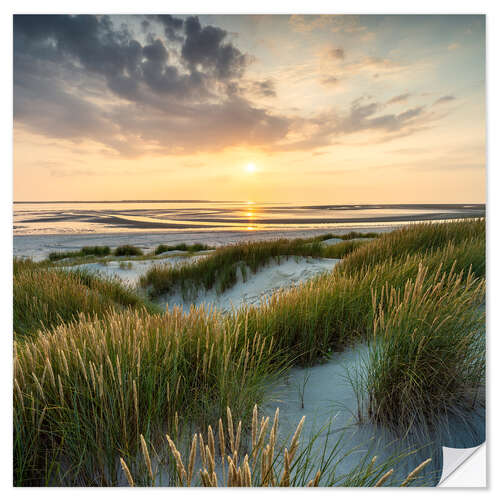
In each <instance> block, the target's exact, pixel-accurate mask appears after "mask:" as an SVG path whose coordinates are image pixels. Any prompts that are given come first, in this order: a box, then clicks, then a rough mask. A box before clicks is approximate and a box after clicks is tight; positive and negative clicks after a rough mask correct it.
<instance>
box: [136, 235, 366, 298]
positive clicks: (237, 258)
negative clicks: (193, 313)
mask: <svg viewBox="0 0 500 500" xmlns="http://www.w3.org/2000/svg"><path fill="white" fill-rule="evenodd" d="M363 244H366V242H363V241H348V240H347V241H343V242H341V243H338V244H337V245H331V246H325V245H323V244H322V240H320V239H317V238H310V239H295V240H288V239H279V240H271V241H257V242H244V243H238V244H235V245H228V246H225V247H221V248H218V249H217V250H215V251H214V252H213V253H212V254H210V255H208V256H207V257H204V258H202V259H200V260H198V261H196V262H194V263H192V262H191V263H187V264H185V265H182V266H176V267H172V266H170V265H168V264H160V265H156V266H152V267H151V268H150V269H149V270H148V271H147V272H146V274H144V275H143V276H141V278H140V284H141V286H142V287H144V288H147V289H148V291H149V294H150V295H151V297H159V296H160V295H164V294H169V293H173V292H174V291H176V290H178V289H180V290H181V291H182V293H183V294H184V295H185V296H192V295H194V294H195V293H197V291H198V290H199V288H200V287H203V288H204V289H205V290H210V289H212V288H215V289H216V291H217V293H223V292H224V291H225V290H227V289H228V288H231V287H232V286H234V285H235V284H236V282H237V279H238V271H239V270H240V272H241V273H242V274H243V276H245V275H246V273H247V270H249V271H250V272H252V273H256V272H257V271H259V270H260V269H262V268H263V267H264V266H265V265H266V264H269V263H270V262H272V261H274V260H275V261H277V262H280V261H281V259H286V258H287V257H291V256H302V257H306V256H307V257H323V258H335V259H340V258H342V257H344V256H345V255H347V254H348V253H350V252H352V251H354V250H355V249H357V248H359V247H360V246H362V245H363Z"/></svg>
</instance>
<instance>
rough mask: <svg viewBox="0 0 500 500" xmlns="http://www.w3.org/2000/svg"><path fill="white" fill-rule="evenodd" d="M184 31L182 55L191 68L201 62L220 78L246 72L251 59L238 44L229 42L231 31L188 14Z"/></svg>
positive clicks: (206, 68) (232, 76) (237, 75)
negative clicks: (228, 35) (228, 37)
mask: <svg viewBox="0 0 500 500" xmlns="http://www.w3.org/2000/svg"><path fill="white" fill-rule="evenodd" d="M184 32H185V35H186V37H185V40H184V44H183V46H182V57H183V59H184V60H185V61H186V62H187V63H188V64H189V65H190V66H191V67H196V65H197V64H199V65H201V66H202V67H203V68H204V69H205V70H209V71H213V72H214V74H215V75H216V76H217V77H218V78H220V79H228V78H235V77H239V76H241V75H242V74H243V71H244V69H245V67H246V65H247V64H248V58H247V57H246V56H245V55H244V54H242V53H241V52H240V51H239V50H238V49H237V48H236V47H235V46H234V45H232V44H231V43H226V42H225V38H226V36H227V31H225V30H223V29H221V28H217V27H215V26H205V27H202V26H201V24H200V21H199V19H198V18H197V17H188V18H187V19H186V21H185V23H184Z"/></svg>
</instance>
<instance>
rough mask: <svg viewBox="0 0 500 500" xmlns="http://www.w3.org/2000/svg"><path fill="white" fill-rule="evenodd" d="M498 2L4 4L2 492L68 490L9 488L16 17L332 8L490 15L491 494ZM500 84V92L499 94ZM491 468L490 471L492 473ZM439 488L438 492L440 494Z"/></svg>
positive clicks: (0, 32) (498, 229) (498, 227)
mask: <svg viewBox="0 0 500 500" xmlns="http://www.w3.org/2000/svg"><path fill="white" fill-rule="evenodd" d="M499 3H500V2H497V1H474V2H471V1H467V2H465V1H459V0H455V1H451V0H450V1H436V0H434V1H432V0H419V1H418V2H411V3H410V2H408V3H403V2H401V1H400V0H399V1H394V0H393V1H387V0H378V1H377V2H373V1H372V2H370V1H368V0H365V1H360V0H350V1H348V2H342V3H340V2H333V1H331V0H330V1H317V0H308V1H307V2H304V1H297V0H287V1H283V2H278V1H274V2H273V1H270V0H264V1H262V0H253V1H252V2H251V3H250V2H249V3H246V4H241V3H240V4H237V3H236V2H234V1H232V2H229V1H220V0H211V1H210V2H202V1H201V0H198V1H190V0H182V1H179V2H175V3H173V2H172V3H171V2H168V3H167V2H165V1H159V0H155V1H153V0H141V1H140V2H134V3H132V2H130V3H128V4H125V3H124V2H123V1H120V2H119V1H109V0H108V1H105V0H99V1H96V0H87V1H85V2H68V1H67V0H65V1H63V0H44V1H43V2H40V1H34V0H24V1H12V0H7V1H4V2H3V3H2V7H1V8H2V16H1V18H0V19H1V25H0V36H1V37H2V38H1V39H2V45H1V46H2V51H3V54H2V55H3V57H2V59H1V61H2V62H3V64H4V67H5V68H6V70H4V71H3V75H2V78H1V79H0V82H1V85H2V92H1V94H0V95H2V97H3V99H2V115H1V116H2V118H3V120H2V125H3V134H2V138H3V148H2V152H3V158H2V159H3V162H2V163H3V165H2V170H1V176H2V178H1V182H0V189H1V194H0V200H1V203H2V217H1V219H0V220H1V224H2V232H1V237H2V245H0V251H1V253H2V259H1V265H2V272H1V274H0V276H1V278H2V287H1V302H0V304H2V309H1V313H2V315H1V317H2V326H3V329H2V333H1V341H2V342H3V343H4V345H3V346H2V347H3V348H2V351H1V352H2V356H3V358H2V361H3V362H2V363H1V370H2V376H1V381H2V383H1V389H2V395H1V397H2V399H1V401H2V402H3V405H2V412H1V423H0V428H1V429H2V431H3V432H2V444H3V446H2V453H1V462H0V471H1V479H2V481H1V483H0V485H1V487H2V490H10V491H4V494H5V495H7V494H9V493H10V494H14V495H16V496H24V495H29V496H30V497H31V496H32V495H36V496H37V497H44V498H55V497H60V496H66V495H67V494H68V491H67V490H65V489H64V488H59V489H55V488H46V489H43V488H37V489H36V491H33V490H32V489H28V488H18V489H13V488H12V486H11V485H12V464H11V450H12V416H11V410H12V403H11V398H12V390H11V368H12V350H11V349H12V346H11V328H12V327H11V325H12V305H11V304H12V205H11V203H12V14H13V13H172V14H176V13H177V14H180V13H186V14H187V13H197V14H222V13H224V14H232V13H234V14H247V13H254V14H257V13H258V14H278V13H282V14H289V13H300V14H307V13H310V14H313V13H335V14H482V13H486V14H487V31H486V33H487V90H488V92H487V96H488V97H487V99H488V101H487V110H488V111H487V124H488V137H489V138H490V141H488V165H489V168H488V173H487V177H488V199H487V203H488V206H487V210H488V259H487V269H488V271H487V276H488V307H487V310H488V332H489V334H488V361H489V363H488V420H487V430H488V432H487V436H488V453H487V455H488V463H487V469H488V472H489V474H488V481H489V487H488V489H487V490H486V491H485V490H482V491H479V490H475V491H474V493H480V492H482V493H484V494H488V495H489V494H491V493H492V492H493V491H494V489H496V486H497V484H498V481H497V480H496V478H495V474H494V471H497V470H499V467H498V461H497V460H496V459H495V453H494V450H495V449H496V448H497V447H496V444H497V441H498V439H497V437H496V434H495V432H494V428H493V426H492V425H489V422H494V421H495V420H496V419H495V416H496V414H497V411H496V410H497V401H496V398H495V392H498V391H497V390H495V391H492V390H490V387H491V386H493V387H498V386H496V384H495V381H496V380H497V379H498V369H497V368H496V366H495V365H497V364H498V363H497V361H496V359H495V358H494V357H493V354H492V353H494V352H497V349H496V348H495V346H497V347H498V343H499V342H500V341H499V340H497V337H498V335H499V334H500V332H499V328H496V327H497V325H498V322H497V316H496V315H495V310H494V308H493V307H491V305H492V304H498V302H499V299H500V295H499V293H498V283H499V281H498V278H499V274H498V272H499V271H498V264H497V263H496V262H495V261H494V259H493V257H494V256H496V253H497V252H495V250H497V249H498V248H499V247H498V242H499V240H498V238H499V233H500V224H499V223H498V220H500V212H499V210H498V203H499V202H498V201H497V200H498V198H499V197H498V196H496V194H497V188H499V187H500V184H499V183H498V173H497V172H498V168H500V166H498V165H497V163H498V161H496V160H498V154H496V153H497V150H498V139H497V140H496V141H495V138H496V137H498V134H499V132H500V130H499V127H498V118H497V113H498V112H499V106H498V101H499V98H498V90H497V89H499V88H500V81H499V77H498V66H497V64H496V61H498V55H497V50H498V48H499V47H500V40H499V38H500V22H499V19H500V16H499V15H498V11H499V7H498V5H499ZM495 89H496V91H495ZM491 472H493V474H491ZM140 491H141V493H140V494H148V495H161V496H162V497H163V498H164V495H167V496H169V497H171V496H177V495H179V496H180V495H182V497H183V498H185V497H190V496H193V495H204V496H205V495H209V496H212V495H213V496H214V497H215V496H216V497H218V498H220V497H221V496H223V497H224V496H226V495H234V494H235V493H236V492H234V493H233V492H231V491H230V490H228V489H227V490H222V489H218V490H216V491H207V490H204V491H203V492H201V491H199V490H194V489H193V490H174V489H169V490H168V491H165V490H163V489H161V488H157V489H148V490H147V492H146V490H145V489H141V490H140ZM437 491H439V493H436V492H437ZM309 492H310V494H315V495H321V496H323V495H328V496H329V497H330V496H331V495H335V496H336V497H338V496H339V495H340V496H343V495H358V494H364V493H367V492H366V491H365V490H362V489H361V490H360V489H356V488H352V489H350V490H347V489H339V488H336V489H335V490H332V489H323V490H315V491H310V490H309ZM88 493H89V490H87V489H83V488H81V489H79V488H73V489H71V495H72V496H74V497H79V496H80V495H81V496H83V495H87V494H88ZM304 493H306V492H305V491H304V490H298V489H297V490H286V492H285V491H284V490H280V491H276V490H265V489H261V490H259V491H258V492H256V491H254V490H239V491H238V492H237V493H236V494H237V495H238V496H242V497H249V496H253V495H254V494H258V495H259V496H260V495H264V496H268V495H269V496H270V495H273V497H274V496H276V495H278V496H281V495H284V494H286V495H287V496H289V495H292V496H296V495H302V494H304ZM400 493H401V490H396V489H392V490H387V489H384V490H370V492H369V493H368V494H370V495H393V494H396V495H399V494H400ZM405 493H406V494H407V495H422V494H423V493H424V492H423V490H422V489H420V488H414V489H408V490H406V491H405ZM470 493H471V492H470V491H469V490H455V489H453V488H447V489H442V490H437V489H436V488H429V489H427V490H426V491H425V494H426V495H427V494H443V495H453V498H454V499H455V498H461V497H463V496H465V495H469V494H470ZM91 494H92V495H96V496H101V495H102V496H106V497H109V496H115V495H118V494H119V495H126V496H128V495H134V494H138V493H137V491H133V490H132V489H95V490H92V493H91Z"/></svg>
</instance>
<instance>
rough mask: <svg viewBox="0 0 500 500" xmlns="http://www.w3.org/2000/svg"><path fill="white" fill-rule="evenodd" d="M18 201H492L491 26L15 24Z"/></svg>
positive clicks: (215, 19)
mask: <svg viewBox="0 0 500 500" xmlns="http://www.w3.org/2000/svg"><path fill="white" fill-rule="evenodd" d="M13 61H14V96H13V108H14V200H15V201H27V200H31V201H49V200H123V199H129V200H130V199H147V200H153V199H206V200H242V201H243V200H248V201H255V202H265V201H267V202H273V201H274V202H310V203H313V202H318V203H331V204H335V203H340V204H344V203H354V204H356V203H482V202H484V201H485V193H486V184H485V182H486V125H485V19H484V16H466V15H447V16H416V15H407V16H347V15H338V16H337V15H328V16H301V15H291V16H289V15H276V16H271V15H262V16H255V15H248V16H245V15H227V16H221V15H216V16H207V15H201V16H180V15H175V16H169V15H160V16H156V15H145V16H139V15H134V16H130V15H126V16H125V15H124V16H117V15H111V16H103V15H100V16H47V15H36V16H24V15H16V16H14V59H13Z"/></svg>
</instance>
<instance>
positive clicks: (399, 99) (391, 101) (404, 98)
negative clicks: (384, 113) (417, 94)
mask: <svg viewBox="0 0 500 500" xmlns="http://www.w3.org/2000/svg"><path fill="white" fill-rule="evenodd" d="M410 96H411V94H400V95H397V96H394V97H393V98H391V99H389V100H388V101H387V104H396V103H398V102H406V101H407V100H408V98H409V97H410Z"/></svg>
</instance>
